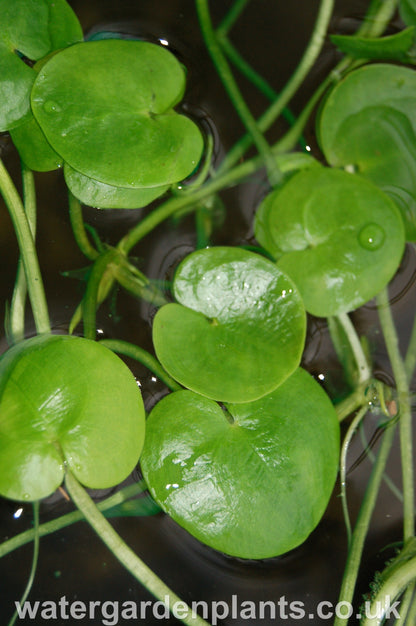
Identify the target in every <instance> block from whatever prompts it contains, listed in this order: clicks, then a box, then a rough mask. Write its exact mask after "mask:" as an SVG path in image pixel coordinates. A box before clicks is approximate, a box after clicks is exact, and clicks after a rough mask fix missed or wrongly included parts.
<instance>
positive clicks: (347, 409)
mask: <svg viewBox="0 0 416 626" xmlns="http://www.w3.org/2000/svg"><path fill="white" fill-rule="evenodd" d="M366 388H367V386H366V385H362V386H360V387H357V388H356V389H355V390H354V391H353V392H352V393H351V394H350V395H349V396H347V397H346V398H344V400H341V402H338V404H336V405H335V410H336V412H337V415H338V420H339V421H340V422H342V421H343V420H344V419H345V418H346V417H348V416H349V415H351V413H354V411H356V410H357V409H361V407H363V406H364V404H365V405H367V408H368V401H367V399H366V396H365V390H366Z"/></svg>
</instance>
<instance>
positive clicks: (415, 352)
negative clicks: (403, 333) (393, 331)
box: [404, 317, 416, 383]
mask: <svg viewBox="0 0 416 626" xmlns="http://www.w3.org/2000/svg"><path fill="white" fill-rule="evenodd" d="M404 366H405V368H406V374H407V381H408V382H409V383H410V381H411V380H412V378H413V374H414V371H415V368H416V317H415V320H414V322H413V328H412V334H411V335H410V341H409V345H408V348H407V352H406V358H405V362H404Z"/></svg>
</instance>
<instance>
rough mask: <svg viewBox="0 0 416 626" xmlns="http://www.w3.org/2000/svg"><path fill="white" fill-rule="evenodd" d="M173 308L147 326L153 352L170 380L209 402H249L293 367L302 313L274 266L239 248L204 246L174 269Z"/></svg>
mask: <svg viewBox="0 0 416 626" xmlns="http://www.w3.org/2000/svg"><path fill="white" fill-rule="evenodd" d="M173 291H174V295H175V297H176V299H177V301H178V302H179V304H177V303H170V304H167V305H165V306H163V307H162V308H161V309H159V311H158V312H157V314H156V316H155V319H154V323H153V343H154V346H155V350H156V354H157V357H158V359H159V360H160V362H161V363H162V365H163V366H164V368H165V369H166V370H167V371H168V372H169V374H170V375H171V376H172V377H173V378H175V379H176V380H177V381H178V382H180V383H181V384H182V385H184V386H185V387H188V389H192V390H193V391H196V392H198V393H201V394H203V395H205V396H207V397H209V398H212V399H214V400H220V401H224V402H248V401H251V400H255V399H257V398H259V397H261V396H264V395H265V394H267V393H269V392H270V391H272V390H273V389H275V388H276V387H277V386H278V385H280V384H281V383H282V382H283V381H284V380H285V379H286V378H287V377H288V376H290V374H291V373H292V372H293V371H294V370H295V369H296V367H297V366H298V365H299V363H300V358H301V355H302V351H303V346H304V341H305V311H304V307H303V303H302V300H301V298H300V296H299V293H298V290H297V289H296V287H295V286H294V284H293V282H292V281H291V280H290V279H289V278H288V277H287V276H286V275H285V274H284V273H283V272H282V271H281V270H279V269H278V268H277V267H276V266H275V265H274V263H273V262H271V261H269V260H267V259H265V258H263V257H261V256H259V255H257V254H254V253H253V252H248V251H247V250H242V249H238V248H227V247H217V248H205V249H202V250H198V251H197V252H193V253H192V254H190V255H189V256H187V257H186V259H185V260H184V261H182V263H181V264H180V265H179V267H178V269H177V271H176V274H175V278H174V283H173Z"/></svg>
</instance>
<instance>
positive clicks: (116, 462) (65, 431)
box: [0, 335, 145, 500]
mask: <svg viewBox="0 0 416 626" xmlns="http://www.w3.org/2000/svg"><path fill="white" fill-rule="evenodd" d="M0 377H1V383H0V494H1V495H3V496H5V497H8V498H13V499H17V500H38V499H40V498H43V497H46V496H48V495H49V494H50V493H52V492H53V491H54V490H55V489H56V488H57V487H58V486H59V485H60V484H61V482H62V479H63V476H64V473H65V465H67V466H68V467H69V468H70V469H71V471H72V472H73V473H74V475H75V476H76V477H77V479H78V480H79V481H80V482H82V483H83V484H84V485H86V486H87V487H91V488H97V489H100V488H106V487H110V486H113V485H116V484H117V483H119V482H120V481H122V480H124V478H125V477H126V476H127V475H128V474H129V473H130V472H131V470H132V469H133V468H134V466H135V464H136V463H137V461H138V458H139V455H140V452H141V449H142V446H143V440H144V427H145V426H144V408H143V402H142V399H141V394H140V391H139V388H138V386H137V384H136V381H135V379H134V377H133V376H132V374H131V372H130V370H129V369H128V368H127V366H126V365H125V364H124V363H123V362H122V361H121V360H120V359H119V358H118V357H117V356H116V355H115V354H114V353H112V352H111V351H110V350H108V349H107V348H105V347H104V346H100V345H99V344H98V343H96V342H93V341H90V340H87V339H82V338H80V337H74V336H63V335H47V336H40V337H34V338H32V339H28V340H25V341H23V342H21V343H19V344H17V345H16V346H14V347H12V348H11V349H10V350H8V351H7V352H6V353H5V354H4V355H3V356H2V358H1V359H0Z"/></svg>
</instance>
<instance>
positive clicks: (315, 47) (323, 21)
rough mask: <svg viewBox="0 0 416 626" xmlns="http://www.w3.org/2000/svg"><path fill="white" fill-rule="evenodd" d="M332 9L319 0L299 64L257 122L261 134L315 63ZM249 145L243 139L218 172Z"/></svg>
mask: <svg viewBox="0 0 416 626" xmlns="http://www.w3.org/2000/svg"><path fill="white" fill-rule="evenodd" d="M333 8H334V0H321V4H320V8H319V13H318V17H317V19H316V22H315V26H314V29H313V32H312V36H311V39H310V41H309V44H308V46H307V48H306V50H305V52H304V54H303V56H302V58H301V60H300V63H299V64H298V66H297V68H296V70H295V72H294V73H293V74H292V76H291V78H290V80H289V81H288V83H287V84H286V86H285V87H284V88H283V90H282V91H281V92H280V95H279V97H278V98H277V100H275V102H274V103H273V104H272V105H271V106H270V107H269V108H268V109H267V111H266V112H265V113H264V114H263V115H262V116H261V117H260V119H259V120H258V122H257V127H258V129H259V130H260V131H261V132H265V131H266V130H267V129H268V128H270V126H271V125H272V124H273V123H274V122H275V120H276V119H277V118H278V117H279V115H280V114H281V113H282V111H283V110H284V109H285V108H286V106H287V105H288V104H289V102H290V100H291V99H292V98H293V96H294V95H295V93H296V92H297V90H298V89H299V87H300V86H301V85H302V83H303V81H304V79H305V77H306V76H307V74H308V73H309V71H310V69H311V67H312V66H313V64H314V63H315V61H316V59H317V57H318V55H319V53H320V51H321V49H322V46H323V43H324V39H325V35H326V32H327V29H328V25H329V20H330V19H331V15H332V12H333ZM321 91H322V90H320V93H321ZM323 91H324V90H323ZM308 118H309V114H308ZM305 123H306V122H305ZM300 134H301V133H300ZM250 144H251V138H250V137H249V136H246V137H243V139H242V140H241V141H240V142H238V143H237V144H236V145H235V146H234V148H232V149H231V150H230V151H229V152H228V154H227V156H226V158H225V159H224V161H223V162H222V164H221V166H220V168H219V170H218V171H219V172H223V171H226V170H228V169H229V168H230V167H231V166H232V165H234V164H235V163H237V161H239V159H240V158H241V157H242V156H243V154H244V153H245V152H246V150H247V148H248V147H249V146H250Z"/></svg>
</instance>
